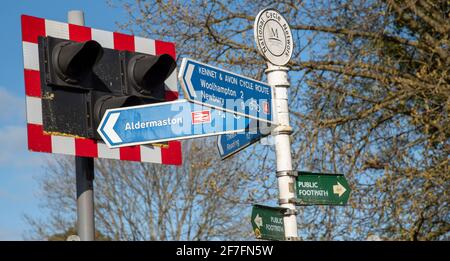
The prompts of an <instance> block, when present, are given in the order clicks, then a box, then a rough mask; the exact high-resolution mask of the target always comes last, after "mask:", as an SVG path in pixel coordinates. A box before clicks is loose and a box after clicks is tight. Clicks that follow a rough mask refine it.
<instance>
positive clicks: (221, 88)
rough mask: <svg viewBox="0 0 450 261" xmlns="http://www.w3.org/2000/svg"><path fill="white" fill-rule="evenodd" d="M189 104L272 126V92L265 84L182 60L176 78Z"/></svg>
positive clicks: (195, 62)
mask: <svg viewBox="0 0 450 261" xmlns="http://www.w3.org/2000/svg"><path fill="white" fill-rule="evenodd" d="M178 78H179V80H180V84H181V87H182V88H183V90H184V92H185V97H186V99H188V100H189V101H192V102H194V103H198V104H202V105H205V106H209V107H212V108H216V109H220V110H225V111H228V112H233V113H236V114H238V115H242V116H246V117H249V118H253V119H257V120H260V121H265V122H271V123H274V122H275V119H274V112H273V105H272V101H273V89H272V88H271V87H270V86H269V85H267V84H266V83H263V82H260V81H256V80H253V79H250V78H248V77H244V76H242V75H238V74H235V73H232V72H228V71H225V70H222V69H219V68H216V67H213V66H210V65H207V64H203V63H200V62H197V61H194V60H191V59H187V58H184V59H183V61H182V63H181V69H180V73H179V75H178Z"/></svg>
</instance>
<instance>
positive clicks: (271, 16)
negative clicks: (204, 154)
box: [253, 8, 298, 240]
mask: <svg viewBox="0 0 450 261" xmlns="http://www.w3.org/2000/svg"><path fill="white" fill-rule="evenodd" d="M253 30H254V37H255V42H256V46H257V47H258V50H259V52H260V54H261V55H262V56H263V57H264V58H265V59H266V61H267V69H266V74H267V82H268V83H269V85H270V86H272V87H273V88H274V92H275V93H276V97H275V99H274V106H275V107H276V122H277V125H278V126H277V127H276V128H275V129H274V130H273V131H272V133H273V136H274V138H275V158H276V162H277V165H276V169H277V181H278V188H279V195H278V197H279V198H278V202H279V204H280V206H281V207H283V208H288V209H289V210H290V212H289V214H288V215H285V216H284V224H285V239H286V240H298V232H297V219H296V212H295V204H293V201H294V200H295V192H294V190H293V189H292V188H293V186H294V183H295V175H294V174H295V172H294V171H293V168H292V155H291V142H290V135H291V134H292V127H291V126H289V106H288V104H289V103H288V88H289V86H290V83H289V78H288V71H289V68H288V67H286V66H285V65H286V64H287V63H288V62H289V60H290V59H291V56H292V51H293V46H294V43H293V40H292V33H291V29H290V27H289V24H288V23H287V22H286V20H285V19H284V18H283V16H282V15H281V14H280V13H279V12H278V11H276V10H274V9H270V8H267V9H263V10H261V11H260V12H259V13H258V15H257V16H256V18H255V24H254V26H253Z"/></svg>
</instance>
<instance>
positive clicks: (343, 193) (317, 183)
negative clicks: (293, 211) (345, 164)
mask: <svg viewBox="0 0 450 261" xmlns="http://www.w3.org/2000/svg"><path fill="white" fill-rule="evenodd" d="M298 174H299V175H298V176H297V180H296V182H295V191H296V193H297V204H298V205H311V204H314V205H345V204H346V203H347V201H348V198H349V196H350V191H351V190H350V187H349V185H348V183H347V180H346V179H345V177H344V175H342V174H324V173H312V172H302V171H300V172H299V173H298Z"/></svg>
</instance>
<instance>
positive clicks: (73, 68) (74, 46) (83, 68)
mask: <svg viewBox="0 0 450 261" xmlns="http://www.w3.org/2000/svg"><path fill="white" fill-rule="evenodd" d="M54 52H56V53H55V55H53V57H54V59H56V61H55V64H56V65H57V66H56V68H57V71H58V74H59V76H60V77H61V78H62V79H63V80H64V81H66V82H69V83H76V82H78V81H79V79H80V78H82V77H84V76H85V75H86V74H87V73H88V72H90V71H92V68H93V67H94V65H95V64H96V63H97V62H98V61H99V60H100V59H101V57H102V55H103V48H102V46H101V45H100V44H99V43H98V42H96V41H92V40H91V41H87V42H84V43H74V42H61V43H60V44H58V46H56V48H55V49H54Z"/></svg>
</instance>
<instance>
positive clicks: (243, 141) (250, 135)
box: [217, 120, 270, 160]
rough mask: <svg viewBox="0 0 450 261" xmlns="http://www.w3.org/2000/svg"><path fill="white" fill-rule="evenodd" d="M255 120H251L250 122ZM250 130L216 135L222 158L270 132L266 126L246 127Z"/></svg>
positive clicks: (231, 154) (229, 155)
mask: <svg viewBox="0 0 450 261" xmlns="http://www.w3.org/2000/svg"><path fill="white" fill-rule="evenodd" d="M254 122H256V121H255V120H252V121H251V122H250V124H252V123H254ZM247 129H250V131H247V132H245V133H233V134H224V135H219V136H218V137H217V148H218V149H219V155H220V158H221V159H222V160H224V159H227V158H228V157H231V156H233V155H234V154H236V153H238V152H239V151H241V150H243V149H245V148H247V147H248V146H250V145H252V144H253V143H255V142H258V141H259V140H260V139H261V138H263V137H265V136H267V135H269V134H270V129H269V128H267V129H265V128H256V127H255V128H247Z"/></svg>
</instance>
